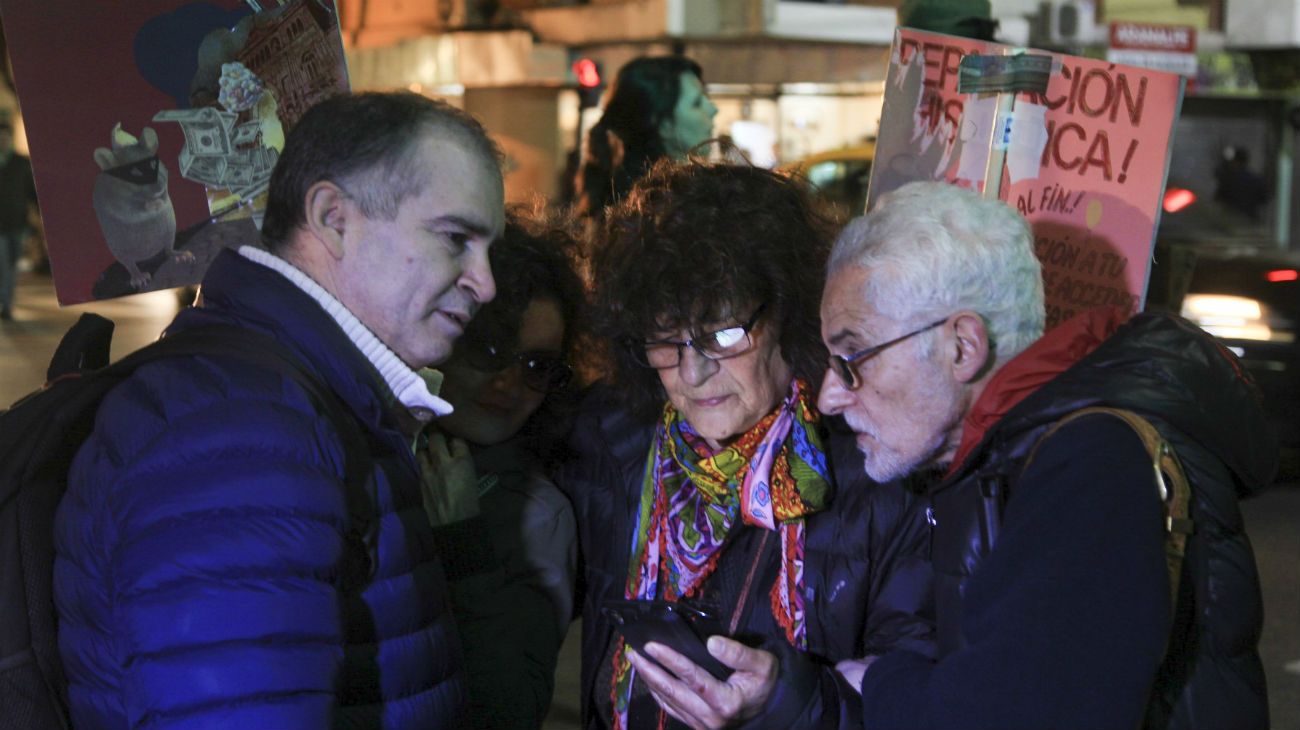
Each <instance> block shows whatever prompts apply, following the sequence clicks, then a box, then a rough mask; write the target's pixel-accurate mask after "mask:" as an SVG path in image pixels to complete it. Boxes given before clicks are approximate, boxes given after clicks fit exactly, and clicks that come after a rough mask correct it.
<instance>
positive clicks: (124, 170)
mask: <svg viewBox="0 0 1300 730" xmlns="http://www.w3.org/2000/svg"><path fill="white" fill-rule="evenodd" d="M0 10H2V11H3V14H4V28H5V35H6V38H7V40H8V43H9V55H10V57H11V59H12V62H13V70H14V80H15V82H16V85H17V87H18V94H19V99H20V101H21V102H22V109H23V117H24V122H25V125H26V129H27V137H28V144H29V147H30V148H31V159H32V167H33V172H34V174H35V178H36V190H37V195H38V197H39V198H40V203H41V214H42V216H43V218H44V222H45V235H46V242H47V244H48V246H49V251H50V263H51V267H52V269H53V272H54V283H55V289H56V290H57V292H58V297H59V302H60V303H62V304H76V303H80V302H85V301H88V300H92V299H106V298H110V297H117V296H122V295H125V294H134V293H137V292H143V291H153V290H156V289H164V288H169V287H175V286H182V285H186V284H193V283H196V282H198V281H199V280H200V279H201V278H202V276H203V272H204V271H205V270H206V268H207V265H208V263H210V262H211V261H212V259H213V258H215V257H216V255H217V253H218V252H219V251H220V250H221V249H222V248H224V247H228V246H236V245H240V244H246V243H257V241H258V237H259V231H258V228H259V226H260V221H261V212H262V210H263V209H264V207H265V199H266V198H265V191H266V188H267V183H268V181H269V179H270V175H271V170H272V168H273V167H274V165H275V161H276V159H277V157H278V156H279V152H280V150H281V149H282V148H283V146H284V135H285V132H286V131H287V130H289V129H291V128H292V127H293V125H294V123H296V122H297V120H298V119H299V118H300V117H301V116H302V114H303V112H304V111H306V109H307V107H308V106H310V105H311V104H312V103H314V102H315V101H317V100H319V99H323V98H325V97H326V96H329V95H332V94H337V93H340V92H344V91H346V90H347V88H348V86H347V67H346V64H345V62H344V58H343V45H342V40H341V38H340V35H339V29H338V17H337V14H336V13H335V10H334V3H333V0H274V1H271V0H260V1H258V0H243V1H242V2H241V1H239V0H207V1H205V2H193V0H132V1H131V2H103V0H43V1H42V2H39V3H33V2H30V0H0ZM69 44H72V45H75V48H70V47H69Z"/></svg>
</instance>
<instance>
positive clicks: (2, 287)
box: [0, 119, 36, 320]
mask: <svg viewBox="0 0 1300 730" xmlns="http://www.w3.org/2000/svg"><path fill="white" fill-rule="evenodd" d="M35 204H36V183H35V182H34V181H33V180H32V163H31V162H30V161H29V160H28V159H27V158H26V157H23V156H22V155H20V154H18V152H17V151H15V150H14V129H13V126H12V125H11V124H10V123H9V120H7V119H0V320H11V319H13V318H14V288H15V286H16V285H17V282H18V259H19V258H20V257H21V256H22V253H23V241H24V240H25V239H26V237H27V230H28V227H29V226H28V222H27V214H28V205H35Z"/></svg>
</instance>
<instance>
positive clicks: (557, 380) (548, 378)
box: [456, 341, 573, 393]
mask: <svg viewBox="0 0 1300 730" xmlns="http://www.w3.org/2000/svg"><path fill="white" fill-rule="evenodd" d="M461 344H462V345H463V347H458V348H457V353H456V354H458V355H460V356H461V358H462V359H463V360H464V361H465V364H467V365H469V366H470V367H472V368H474V369H475V370H479V371H481V372H485V373H497V372H501V371H502V370H505V369H506V368H508V367H510V366H511V365H514V364H515V363H518V364H519V365H520V366H521V368H522V374H521V377H522V379H523V381H524V385H526V386H528V387H529V388H532V389H533V390H535V391H537V392H538V393H554V392H556V391H559V390H563V389H564V387H565V386H566V385H568V384H569V383H570V382H571V381H572V380H573V368H571V367H569V364H568V363H566V362H565V361H564V358H562V357H560V356H559V355H557V354H555V353H552V352H520V353H514V352H510V351H508V350H504V349H498V348H497V347H496V346H495V345H490V344H486V343H481V342H473V341H462V343H461Z"/></svg>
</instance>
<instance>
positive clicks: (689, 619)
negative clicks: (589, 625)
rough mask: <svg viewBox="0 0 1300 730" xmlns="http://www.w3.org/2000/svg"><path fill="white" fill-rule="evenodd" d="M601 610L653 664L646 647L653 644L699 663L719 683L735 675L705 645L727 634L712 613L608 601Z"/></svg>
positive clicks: (671, 605) (654, 603)
mask: <svg viewBox="0 0 1300 730" xmlns="http://www.w3.org/2000/svg"><path fill="white" fill-rule="evenodd" d="M601 611H602V612H603V613H604V614H605V616H606V617H607V618H608V619H609V620H610V622H611V623H613V624H614V628H616V629H618V630H619V632H620V633H622V634H623V638H624V639H625V640H626V641H627V643H628V644H630V645H631V646H632V648H633V649H636V650H637V652H638V653H640V654H641V655H642V656H644V657H646V658H648V659H651V660H652V661H653V657H651V656H650V655H649V654H646V653H645V645H646V644H647V643H649V642H651V641H653V642H655V643H656V644H663V645H664V646H666V647H668V648H670V649H672V650H673V651H675V652H677V653H678V654H681V655H682V656H684V657H686V658H687V659H690V660H691V661H692V662H695V663H696V664H697V665H699V666H700V668H702V669H703V670H704V671H706V672H708V673H709V674H711V675H713V676H714V678H716V679H718V680H719V681H726V679H727V677H729V676H731V672H732V669H731V667H728V666H727V665H725V664H723V663H722V662H720V661H718V660H717V659H716V658H714V656H713V655H712V654H710V653H709V650H708V649H707V648H706V647H705V645H704V643H705V642H706V641H707V640H708V638H709V637H710V636H713V635H715V634H723V631H722V623H721V622H720V621H718V620H717V619H716V618H714V617H713V616H712V615H711V614H709V613H706V612H704V611H701V610H699V609H697V608H692V607H691V606H685V605H682V604H680V603H669V602H667V601H623V600H612V601H606V602H605V603H604V605H603V606H601ZM665 669H667V667H665ZM669 671H670V672H671V670H669Z"/></svg>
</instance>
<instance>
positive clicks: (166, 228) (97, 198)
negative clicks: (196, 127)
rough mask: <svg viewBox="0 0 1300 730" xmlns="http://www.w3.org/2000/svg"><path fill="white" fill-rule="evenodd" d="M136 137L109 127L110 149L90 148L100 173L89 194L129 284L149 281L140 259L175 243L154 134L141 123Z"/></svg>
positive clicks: (185, 257)
mask: <svg viewBox="0 0 1300 730" xmlns="http://www.w3.org/2000/svg"><path fill="white" fill-rule="evenodd" d="M140 137H141V138H140V139H136V138H135V137H133V136H131V135H130V134H129V133H127V132H124V131H122V124H121V122H119V123H117V124H116V125H114V126H113V135H112V148H111V149H110V148H107V147H100V148H98V149H96V150H95V163H96V164H97V165H99V169H100V173H99V175H98V177H96V178H95V190H94V194H93V196H92V199H93V203H94V207H95V215H96V216H97V217H98V218H99V228H100V230H101V231H103V233H104V240H105V241H106V242H107V243H108V250H109V251H111V252H112V253H113V257H114V258H116V259H117V260H118V261H119V262H120V263H121V264H122V266H124V267H126V270H127V272H129V273H130V275H131V288H132V289H133V290H135V291H140V290H142V289H143V288H144V287H145V286H147V285H148V284H149V279H150V278H151V276H150V274H149V272H147V271H141V270H140V264H141V263H142V262H145V261H148V260H149V259H151V258H153V257H155V256H157V255H158V254H160V253H163V252H164V251H172V247H173V246H174V245H175V242H176V211H175V210H174V209H173V208H172V199H171V196H170V195H169V194H168V192H167V167H166V166H165V165H163V164H162V163H161V162H159V160H158V135H157V134H156V133H155V132H154V131H153V129H151V128H149V127H145V128H144V129H143V130H142V131H141V133H140ZM171 256H172V258H173V259H174V260H177V261H193V260H194V254H192V253H190V252H188V251H173V252H172V254H171Z"/></svg>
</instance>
